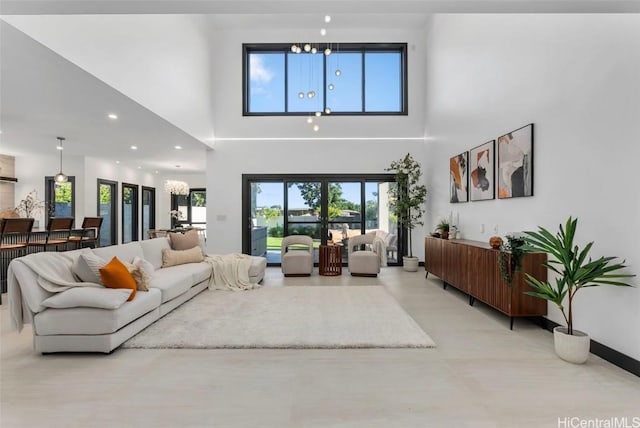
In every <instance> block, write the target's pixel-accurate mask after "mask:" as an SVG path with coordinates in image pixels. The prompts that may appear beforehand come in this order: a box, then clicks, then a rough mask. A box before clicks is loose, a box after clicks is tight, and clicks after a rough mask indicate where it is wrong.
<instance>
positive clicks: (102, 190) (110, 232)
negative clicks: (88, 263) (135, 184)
mask: <svg viewBox="0 0 640 428" xmlns="http://www.w3.org/2000/svg"><path fill="white" fill-rule="evenodd" d="M97 211H98V216H100V217H102V219H103V220H102V227H101V228H100V246H101V247H106V246H108V245H115V244H117V243H118V182H117V181H111V180H103V179H101V178H99V179H98V208H97Z"/></svg>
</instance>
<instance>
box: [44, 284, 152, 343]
mask: <svg viewBox="0 0 640 428" xmlns="http://www.w3.org/2000/svg"><path fill="white" fill-rule="evenodd" d="M158 306H160V291H159V290H156V289H151V290H149V291H141V292H139V293H138V295H137V297H136V299H135V300H132V301H130V302H125V303H124V304H123V305H122V306H120V307H119V308H118V309H110V310H109V309H98V308H67V309H52V308H49V309H45V310H43V311H42V312H40V313H38V314H37V315H36V316H35V317H34V320H33V328H34V332H35V333H36V334H38V335H52V334H110V333H113V332H115V331H118V330H119V329H121V328H122V327H124V326H126V325H127V324H129V323H131V322H133V321H135V320H136V319H138V318H140V317H141V316H143V315H144V314H146V313H148V312H150V311H152V310H154V309H156V308H157V307H158Z"/></svg>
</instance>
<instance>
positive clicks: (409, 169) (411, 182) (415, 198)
mask: <svg viewBox="0 0 640 428" xmlns="http://www.w3.org/2000/svg"><path fill="white" fill-rule="evenodd" d="M386 171H393V172H395V174H396V183H397V186H390V189H389V208H391V210H392V211H393V213H394V214H395V215H396V217H397V219H398V224H400V225H401V226H404V227H406V228H407V229H408V230H409V257H413V246H412V243H411V235H412V233H411V232H412V230H413V229H414V228H415V227H416V226H422V225H423V224H424V222H423V221H422V215H423V214H424V212H425V209H424V203H425V201H426V200H427V188H426V187H425V185H424V184H422V183H421V179H422V170H421V168H420V164H419V163H418V162H417V161H416V160H415V159H413V157H412V156H411V154H410V153H407V154H406V156H404V157H403V158H402V159H399V160H396V161H393V162H391V165H389V168H386Z"/></svg>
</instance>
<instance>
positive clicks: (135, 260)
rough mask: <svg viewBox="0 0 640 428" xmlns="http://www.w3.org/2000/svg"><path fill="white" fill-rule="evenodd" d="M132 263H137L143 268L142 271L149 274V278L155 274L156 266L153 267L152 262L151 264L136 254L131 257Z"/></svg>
mask: <svg viewBox="0 0 640 428" xmlns="http://www.w3.org/2000/svg"><path fill="white" fill-rule="evenodd" d="M133 264H134V265H139V266H140V267H141V268H142V269H144V271H145V272H146V273H147V274H148V275H149V278H153V276H154V275H155V271H156V268H155V267H153V264H151V262H150V261H148V260H145V259H143V258H140V257H137V256H136V257H134V258H133Z"/></svg>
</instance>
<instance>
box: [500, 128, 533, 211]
mask: <svg viewBox="0 0 640 428" xmlns="http://www.w3.org/2000/svg"><path fill="white" fill-rule="evenodd" d="M497 151H498V198H499V199H508V198H519V197H522V196H533V123H530V124H529V125H526V126H523V127H522V128H519V129H516V130H515V131H512V132H509V133H508V134H505V135H503V136H501V137H499V138H498V150H497Z"/></svg>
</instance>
